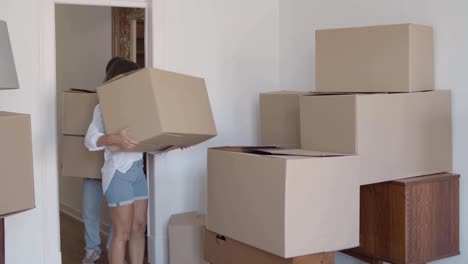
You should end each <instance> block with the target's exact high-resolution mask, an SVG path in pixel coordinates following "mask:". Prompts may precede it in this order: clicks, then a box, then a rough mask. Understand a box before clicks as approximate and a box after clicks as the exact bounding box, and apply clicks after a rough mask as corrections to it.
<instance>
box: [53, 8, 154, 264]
mask: <svg viewBox="0 0 468 264" xmlns="http://www.w3.org/2000/svg"><path fill="white" fill-rule="evenodd" d="M145 13H146V12H145V9H142V8H125V7H111V6H91V5H70V4H56V5H55V36H56V38H55V41H56V43H55V46H56V50H55V58H56V98H57V104H56V109H57V135H58V138H57V142H58V164H59V166H58V172H59V208H60V240H61V253H62V263H64V264H68V263H70V264H73V263H81V259H82V258H83V256H84V253H85V244H86V242H85V229H84V224H83V217H82V212H83V203H82V201H83V182H84V178H87V177H88V176H87V175H80V173H74V174H73V175H66V174H67V173H65V172H64V171H65V170H63V167H62V166H63V164H64V163H62V158H63V152H62V146H63V144H62V143H63V142H66V140H68V139H66V138H70V137H73V139H74V140H83V136H84V135H83V134H74V135H70V134H67V133H63V131H62V123H63V121H64V120H63V119H64V118H66V117H65V116H64V117H62V113H63V111H62V110H63V108H64V101H63V98H64V93H65V92H66V91H70V90H71V89H80V90H88V91H95V89H96V87H98V86H99V85H100V84H101V83H102V81H103V80H104V77H105V67H106V64H107V62H108V61H109V60H110V59H111V58H112V57H115V56H119V57H124V58H127V59H130V60H133V61H135V62H137V63H138V64H139V65H140V66H141V67H144V66H146V63H147V50H148V48H147V45H146V43H147V37H146V34H145V32H146V30H145V21H146V19H145ZM65 134H66V135H65ZM81 147H82V146H81ZM86 158H89V157H83V159H86ZM75 159H76V157H75ZM77 162H78V161H77ZM147 174H148V171H147ZM98 184H99V183H98ZM109 223H110V217H109V213H108V209H107V206H106V203H105V201H103V203H102V210H101V217H100V223H99V224H98V225H99V230H100V232H99V233H100V234H99V236H100V239H101V243H100V247H101V251H102V255H101V258H100V260H99V262H96V263H108V262H107V254H106V248H105V245H106V241H107V236H108V229H109ZM146 252H147V254H146V255H147V256H148V251H146ZM147 259H148V257H146V260H147ZM147 262H148V261H146V262H145V263H147Z"/></svg>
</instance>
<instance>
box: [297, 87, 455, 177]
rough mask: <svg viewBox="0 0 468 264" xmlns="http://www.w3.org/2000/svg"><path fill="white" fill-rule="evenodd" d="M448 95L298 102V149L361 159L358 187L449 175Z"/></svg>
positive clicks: (361, 96) (347, 97)
mask: <svg viewBox="0 0 468 264" xmlns="http://www.w3.org/2000/svg"><path fill="white" fill-rule="evenodd" d="M451 108H452V107H451V96H450V92H449V91H430V92H417V93H401V94H357V95H324V96H303V97H301V142H302V148H304V149H312V150H318V151H330V152H342V153H355V154H359V155H360V156H361V184H363V185H364V184H371V183H378V182H384V181H390V180H397V179H403V178H409V177H414V176H420V175H427V174H432V173H439V172H447V171H451V169H452V119H451Z"/></svg>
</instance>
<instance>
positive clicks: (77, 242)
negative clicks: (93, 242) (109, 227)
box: [60, 213, 108, 264]
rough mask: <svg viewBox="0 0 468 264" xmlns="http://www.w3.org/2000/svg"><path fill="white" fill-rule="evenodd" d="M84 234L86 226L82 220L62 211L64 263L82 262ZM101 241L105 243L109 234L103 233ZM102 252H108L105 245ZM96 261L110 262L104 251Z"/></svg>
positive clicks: (61, 230)
mask: <svg viewBox="0 0 468 264" xmlns="http://www.w3.org/2000/svg"><path fill="white" fill-rule="evenodd" d="M83 234H84V227H83V223H82V222H80V221H78V220H76V219H75V218H73V217H71V216H68V215H66V214H64V213H60V239H61V247H62V248H61V250H62V263H63V264H80V263H81V259H82V258H83V254H84V245H85V242H84V236H83ZM101 241H102V242H101V244H102V245H105V244H106V241H107V236H106V235H104V234H101ZM102 252H106V250H105V249H104V246H103V249H102ZM96 263H99V264H108V261H107V255H106V254H105V253H104V254H103V255H102V256H101V259H100V260H99V261H98V262H96Z"/></svg>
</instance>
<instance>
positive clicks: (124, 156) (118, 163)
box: [85, 104, 143, 193]
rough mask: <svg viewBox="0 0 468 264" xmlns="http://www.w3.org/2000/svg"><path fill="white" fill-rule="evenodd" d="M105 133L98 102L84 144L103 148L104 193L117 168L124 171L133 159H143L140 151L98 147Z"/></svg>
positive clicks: (128, 167)
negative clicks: (117, 150) (118, 150)
mask: <svg viewBox="0 0 468 264" xmlns="http://www.w3.org/2000/svg"><path fill="white" fill-rule="evenodd" d="M105 134H106V131H105V129H104V121H103V119H102V112H101V108H100V106H99V104H98V105H96V107H95V108H94V114H93V121H92V122H91V124H90V125H89V128H88V132H87V133H86V137H85V146H86V148H87V149H88V150H89V151H100V150H104V166H103V167H102V189H103V191H104V193H105V192H106V191H107V188H108V187H109V184H110V183H111V181H112V178H113V177H114V174H115V172H116V171H117V170H119V171H120V172H122V173H125V172H127V170H128V169H130V167H131V166H132V164H133V163H134V162H135V161H138V160H141V159H143V153H141V152H112V151H110V149H109V147H107V146H101V147H98V146H97V141H98V140H99V138H100V137H102V136H104V135H105Z"/></svg>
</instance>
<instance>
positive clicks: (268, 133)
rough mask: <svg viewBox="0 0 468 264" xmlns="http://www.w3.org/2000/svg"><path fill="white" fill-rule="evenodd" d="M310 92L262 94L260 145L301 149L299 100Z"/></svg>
mask: <svg viewBox="0 0 468 264" xmlns="http://www.w3.org/2000/svg"><path fill="white" fill-rule="evenodd" d="M306 94H309V93H308V92H298V91H279V92H269V93H261V94H260V144H262V145H265V146H266V145H277V146H284V147H291V148H299V147H300V145H301V135H300V133H301V131H300V130H301V129H300V125H301V124H300V119H299V113H300V109H299V98H300V96H301V95H306Z"/></svg>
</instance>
